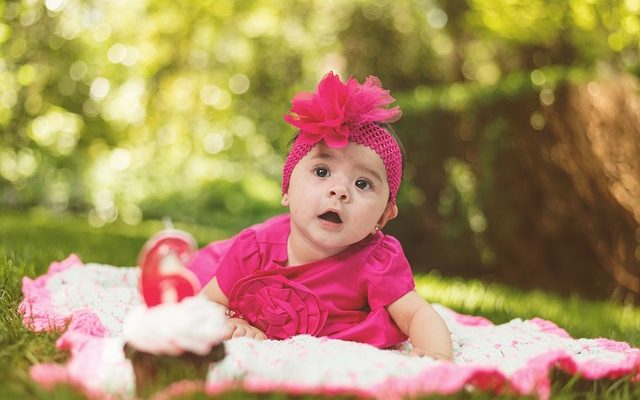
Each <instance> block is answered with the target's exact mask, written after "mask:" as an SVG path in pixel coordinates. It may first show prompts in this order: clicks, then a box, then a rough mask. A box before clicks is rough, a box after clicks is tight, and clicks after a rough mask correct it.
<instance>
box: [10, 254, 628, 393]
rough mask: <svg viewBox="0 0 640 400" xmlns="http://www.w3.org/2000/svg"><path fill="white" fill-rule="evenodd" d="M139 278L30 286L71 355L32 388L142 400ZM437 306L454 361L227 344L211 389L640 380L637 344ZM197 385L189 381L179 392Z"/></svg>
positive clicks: (306, 344) (338, 344)
mask: <svg viewBox="0 0 640 400" xmlns="http://www.w3.org/2000/svg"><path fill="white" fill-rule="evenodd" d="M138 276H139V271H138V269H137V268H117V267H113V266H108V265H98V264H86V265H85V264H83V263H82V262H81V261H80V259H79V258H78V257H77V256H75V255H71V256H70V257H68V258H67V259H66V260H63V261H61V262H57V263H52V264H51V266H50V267H49V270H48V272H47V273H46V274H45V275H42V276H40V277H37V278H35V279H30V278H24V279H23V282H22V292H23V294H24V300H23V301H22V303H21V304H20V306H19V312H20V313H21V314H22V315H23V323H24V325H25V326H26V327H27V328H29V329H32V330H34V331H37V332H41V331H45V332H51V331H57V332H64V334H63V335H62V336H61V337H60V338H59V339H58V341H57V343H56V346H57V347H58V349H60V350H66V351H69V352H70V353H71V357H70V360H69V361H68V362H67V363H66V364H64V365H61V364H38V365H34V366H33V367H32V368H31V370H30V374H31V377H32V379H34V380H35V381H37V382H39V383H40V384H42V385H43V386H44V387H52V386H54V385H55V384H58V383H68V384H71V385H73V386H75V387H77V388H78V390H79V391H81V392H82V393H84V394H85V395H87V396H88V397H90V398H109V397H112V396H120V395H123V394H124V395H131V394H132V393H133V372H132V368H131V365H130V364H129V362H128V361H127V360H126V359H125V357H124V353H123V351H122V344H123V342H122V339H121V337H120V336H121V325H122V321H123V320H124V317H125V316H126V314H127V312H128V310H129V309H130V308H131V307H133V306H135V305H137V304H139V303H140V298H139V294H138V291H137V279H138ZM436 307H437V311H438V312H439V313H440V314H441V315H442V316H443V318H444V319H445V321H446V322H447V324H448V325H449V327H450V330H451V332H452V339H453V342H454V355H455V361H454V362H453V363H448V362H434V361H432V360H429V359H418V358H413V357H407V356H404V355H402V354H401V353H399V352H397V351H389V350H378V349H376V348H373V347H371V346H367V345H364V344H359V343H352V342H343V341H339V340H331V339H326V338H314V337H311V336H296V337H293V338H291V339H287V340H284V341H264V342H257V341H254V340H250V339H245V338H237V339H233V340H231V341H228V342H227V353H228V355H227V358H226V359H225V360H223V361H222V362H221V363H219V364H218V365H216V366H215V368H212V369H211V371H210V372H209V376H208V377H207V383H206V391H207V392H208V393H211V394H215V393H220V392H223V391H225V390H229V389H231V388H238V387H241V388H243V389H244V390H248V391H253V392H268V391H286V392H289V393H292V394H324V395H331V394H344V393H349V394H356V395H363V396H373V397H377V398H388V399H395V398H400V397H406V396H412V395H423V394H433V393H440V394H451V393H455V392H458V391H460V390H465V388H467V387H469V386H472V387H475V388H476V389H480V390H487V391H492V392H496V393H501V392H513V393H518V394H536V395H538V396H539V397H540V398H548V397H549V394H550V390H551V387H550V379H549V373H550V371H551V369H552V368H559V369H561V370H563V371H565V372H567V373H569V374H580V375H581V376H582V377H584V378H587V379H601V378H619V377H622V376H630V375H631V376H632V378H633V379H636V380H640V372H639V370H640V349H637V348H632V347H631V346H629V345H628V344H627V343H624V342H616V341H613V340H609V339H604V338H600V339H572V338H571V337H570V336H569V334H568V333H567V332H566V331H565V330H564V329H562V328H560V327H558V326H557V325H555V324H554V323H552V322H550V321H546V320H543V319H539V318H534V319H532V320H529V321H521V320H513V321H511V322H509V323H506V324H502V325H493V324H492V323H491V321H489V320H487V319H486V318H482V317H475V316H469V315H462V314H458V313H455V312H453V311H451V310H449V309H447V308H445V307H442V306H436ZM336 360H338V361H336ZM193 387H194V386H193V384H189V383H184V384H183V385H175V386H172V388H170V389H168V390H170V391H173V392H175V393H180V392H181V391H188V390H192V389H193ZM190 388H191V389H190Z"/></svg>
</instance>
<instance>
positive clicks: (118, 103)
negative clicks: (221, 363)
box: [0, 0, 640, 301]
mask: <svg viewBox="0 0 640 400" xmlns="http://www.w3.org/2000/svg"><path fill="white" fill-rule="evenodd" d="M639 13H640V0H621V1H613V0H611V1H608V0H570V1H556V0H527V1H514V0H466V1H465V0H452V1H446V0H440V1H436V0H393V1H392V0H389V1H383V0H381V1H356V0H353V1H347V0H335V1H328V0H321V1H320V0H318V1H292V0H277V1H275V0H274V1H236V2H233V1H217V0H212V1H204V0H192V1H180V2H173V1H165V0H159V1H142V0H126V1H125V0H100V1H97V0H95V1H90V0H45V1H41V0H21V1H12V0H9V1H4V2H2V3H0V15H2V19H1V20H0V21H1V22H0V132H1V137H0V203H1V204H2V207H3V208H5V209H13V210H16V209H17V210H25V209H28V208H31V207H34V206H39V207H46V208H48V209H50V210H53V211H55V212H73V213H79V214H82V215H86V217H87V218H88V221H89V223H90V224H91V225H93V226H95V227H97V228H99V227H101V226H104V225H108V224H112V223H120V222H122V223H125V224H131V225H135V224H139V223H140V222H141V221H143V220H144V219H150V218H162V217H163V216H165V215H169V216H171V217H172V218H173V219H174V220H175V221H185V222H195V223H200V224H205V225H211V226H216V227H219V228H221V229H224V230H227V231H228V232H229V233H230V234H231V233H234V232H236V231H238V230H239V229H241V228H242V227H244V226H247V225H248V224H251V223H255V222H258V221H260V220H261V219H263V218H265V217H267V216H269V215H273V214H275V213H278V212H282V209H281V208H280V206H279V201H278V200H279V196H280V174H281V166H282V162H283V159H284V156H285V155H286V150H287V144H288V142H289V140H290V139H291V137H292V135H293V133H294V132H293V129H292V128H291V127H290V126H288V125H287V124H286V123H285V122H284V121H283V119H282V116H283V114H285V113H286V112H287V111H288V109H289V105H290V104H289V100H290V99H291V97H292V96H293V94H294V93H296V92H297V91H299V90H311V89H312V88H313V87H314V85H315V84H316V82H317V81H318V80H319V79H320V77H322V76H323V75H324V74H325V73H326V72H328V71H330V70H333V71H336V72H337V73H339V74H341V76H342V77H343V78H347V77H348V76H349V75H353V76H354V77H356V78H358V79H359V80H361V81H362V80H363V79H364V78H366V76H367V75H369V74H373V75H377V76H379V77H380V78H381V80H382V82H383V84H384V86H385V87H386V88H389V89H391V91H392V95H394V97H396V98H397V99H398V101H399V105H400V106H401V107H402V109H403V110H404V117H403V119H402V120H401V121H400V122H399V123H398V124H397V126H396V129H397V131H398V133H399V135H400V137H401V138H402V140H403V141H404V143H405V146H406V147H407V149H408V153H409V165H408V168H407V174H406V177H407V179H406V180H405V183H404V186H403V187H402V190H401V194H400V198H399V205H400V214H401V215H400V217H399V219H398V220H397V221H394V223H392V224H391V226H390V227H389V229H390V232H391V233H393V234H394V235H397V236H398V237H399V238H400V239H401V241H402V242H403V243H404V246H405V249H406V251H407V254H408V255H409V258H410V259H411V261H412V263H413V265H414V268H415V269H416V270H418V271H429V270H432V269H437V270H439V271H440V272H441V273H442V274H446V275H460V276H467V277H469V276H473V277H480V278H483V279H488V280H499V281H504V282H507V283H510V284H515V285H519V286H521V287H534V286H535V287H542V288H545V289H550V290H555V291H557V292H559V293H563V294H569V293H575V292H578V293H582V294H585V295H588V296H593V297H607V296H611V295H613V296H614V297H615V298H617V299H622V300H625V299H626V301H633V300H634V298H635V297H636V296H637V295H638V293H640V278H638V277H639V276H640V229H639V224H640V161H638V159H639V158H640V157H638V156H637V155H638V154H640V112H639V110H640V106H639V99H638V87H639V86H638V81H637V76H638V75H639V74H640V68H639V63H638V57H639V50H640V47H639V46H640V41H639V38H640V18H639V17H638V14H639Z"/></svg>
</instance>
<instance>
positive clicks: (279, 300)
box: [189, 73, 452, 360]
mask: <svg viewBox="0 0 640 400" xmlns="http://www.w3.org/2000/svg"><path fill="white" fill-rule="evenodd" d="M393 101H394V99H393V98H392V97H391V96H390V95H389V92H388V91H387V90H384V89H383V88H382V87H381V85H380V81H379V80H378V79H377V78H375V77H371V76H370V77H369V78H367V80H366V81H365V82H364V83H363V84H360V83H358V82H357V81H356V80H355V79H353V78H350V79H349V80H348V81H347V82H346V83H343V82H342V81H341V80H340V78H339V77H338V76H336V75H334V74H333V73H329V74H327V75H326V76H325V77H324V78H323V79H322V80H321V81H320V83H319V84H318V86H317V89H316V92H315V93H299V94H297V95H296V96H295V97H294V98H293V100H292V104H293V107H292V108H291V111H290V113H289V114H288V115H286V116H285V120H286V121H287V122H288V123H289V124H291V125H293V126H294V127H296V128H298V129H299V131H298V133H297V136H296V137H295V140H294V141H293V144H292V146H291V149H290V151H289V154H288V156H287V160H286V163H285V165H284V169H283V176H282V200H281V203H282V205H283V206H285V207H288V208H289V213H288V214H283V215H280V216H276V217H274V218H271V219H269V220H267V221H265V222H263V223H261V224H257V225H254V226H251V227H249V228H247V229H245V230H243V231H242V232H240V233H239V234H238V235H237V236H235V237H233V238H231V239H228V240H225V241H221V242H215V243H212V244H210V245H209V246H207V247H205V248H204V249H202V250H200V251H199V252H198V253H197V255H196V256H195V257H194V258H193V260H192V261H191V262H190V263H189V269H191V270H192V271H193V272H194V273H195V274H196V275H197V276H198V279H199V280H200V282H201V283H202V284H203V286H204V289H203V292H204V294H205V295H206V296H207V297H208V298H209V299H211V300H212V301H214V302H217V303H219V304H221V305H223V306H225V307H227V310H228V315H229V316H230V317H229V319H228V320H227V324H228V331H227V338H231V337H238V336H248V337H253V338H256V339H265V338H268V339H286V338H288V337H291V336H293V335H298V334H309V335H313V336H326V337H330V338H335V339H343V340H351V341H356V342H362V343H369V344H371V345H374V346H377V347H379V348H388V347H392V346H394V345H397V344H399V343H401V342H403V341H405V340H406V339H407V338H409V339H410V341H411V343H412V345H413V354H414V355H418V356H423V355H426V356H429V357H432V358H438V359H447V360H450V359H451V357H452V349H451V339H450V335H449V331H448V329H447V327H446V325H445V324H444V322H443V321H442V319H441V318H440V316H439V315H438V314H437V313H436V312H435V311H434V310H433V308H432V307H431V306H430V305H429V304H428V303H427V302H426V301H425V300H424V299H422V298H421V297H420V296H419V295H418V294H417V293H416V292H415V290H414V288H415V284H414V282H413V275H412V272H411V267H410V266H409V263H408V261H407V259H406V257H405V255H404V253H403V250H402V246H401V245H400V243H399V242H398V240H396V239H395V238H394V237H392V236H389V235H385V234H384V233H383V232H382V228H383V227H384V226H385V225H386V224H387V222H389V221H390V220H392V219H393V218H395V217H396V216H397V215H398V207H397V205H396V195H397V193H398V188H399V186H400V182H401V180H402V171H403V164H404V158H405V154H404V149H403V148H402V145H401V143H400V141H399V140H398V138H397V136H396V135H395V134H394V133H393V131H392V130H391V128H390V127H389V125H387V123H389V122H392V121H395V120H397V119H398V118H399V117H400V115H401V113H400V110H399V108H398V107H394V108H386V106H387V105H389V104H390V103H392V102H393Z"/></svg>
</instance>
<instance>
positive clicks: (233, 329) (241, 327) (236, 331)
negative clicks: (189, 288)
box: [202, 276, 267, 340]
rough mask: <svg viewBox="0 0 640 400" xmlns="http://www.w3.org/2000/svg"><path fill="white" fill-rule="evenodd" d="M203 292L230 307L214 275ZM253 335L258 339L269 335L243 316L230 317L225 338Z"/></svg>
mask: <svg viewBox="0 0 640 400" xmlns="http://www.w3.org/2000/svg"><path fill="white" fill-rule="evenodd" d="M202 293H204V295H205V296H207V298H208V299H209V300H211V301H214V302H216V303H218V304H220V305H222V306H224V307H225V308H226V309H228V307H229V299H227V296H225V294H224V293H223V292H222V290H221V289H220V285H218V280H217V279H216V277H215V276H214V277H213V279H211V281H210V282H209V283H208V284H207V286H205V287H204V289H202ZM240 336H245V337H251V338H255V339H258V340H264V339H266V338H267V337H266V336H265V334H264V333H263V332H262V331H261V330H260V329H258V328H256V327H254V326H252V325H250V324H249V323H248V322H247V321H245V320H243V319H242V318H228V319H227V332H226V334H225V337H224V340H227V339H231V338H234V337H240Z"/></svg>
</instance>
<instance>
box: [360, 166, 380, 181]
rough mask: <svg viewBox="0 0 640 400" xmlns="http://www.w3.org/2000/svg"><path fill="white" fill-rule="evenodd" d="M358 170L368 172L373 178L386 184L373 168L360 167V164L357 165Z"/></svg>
mask: <svg viewBox="0 0 640 400" xmlns="http://www.w3.org/2000/svg"><path fill="white" fill-rule="evenodd" d="M356 169H359V170H362V171H364V172H366V173H367V174H370V175H373V177H374V178H376V179H377V180H378V181H380V182H384V180H383V179H382V177H381V176H380V174H379V173H377V172H376V171H375V170H374V169H371V168H369V167H367V166H364V165H360V164H357V165H356Z"/></svg>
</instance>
